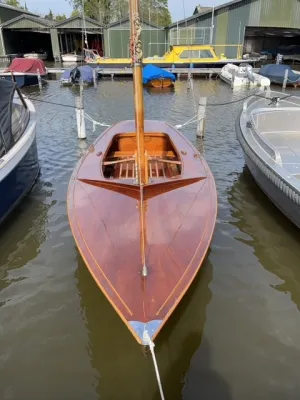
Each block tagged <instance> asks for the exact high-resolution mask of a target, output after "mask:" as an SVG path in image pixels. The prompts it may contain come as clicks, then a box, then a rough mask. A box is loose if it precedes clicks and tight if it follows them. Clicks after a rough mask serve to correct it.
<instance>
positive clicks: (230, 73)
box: [220, 63, 271, 87]
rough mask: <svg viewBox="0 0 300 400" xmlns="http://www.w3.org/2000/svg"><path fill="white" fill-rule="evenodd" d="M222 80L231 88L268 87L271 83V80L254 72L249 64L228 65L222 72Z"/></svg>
mask: <svg viewBox="0 0 300 400" xmlns="http://www.w3.org/2000/svg"><path fill="white" fill-rule="evenodd" d="M220 78H221V79H222V80H223V81H224V82H226V83H228V84H229V85H231V87H240V86H262V87H268V86H270V84H271V82H270V79H269V78H266V77H264V76H262V75H259V74H256V73H255V72H253V70H252V67H251V65H249V64H246V63H245V64H240V65H239V66H238V65H234V64H230V63H229V64H226V65H224V67H223V68H222V70H221V72H220Z"/></svg>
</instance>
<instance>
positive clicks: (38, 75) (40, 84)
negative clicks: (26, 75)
mask: <svg viewBox="0 0 300 400" xmlns="http://www.w3.org/2000/svg"><path fill="white" fill-rule="evenodd" d="M37 79H38V84H39V88H40V90H42V87H43V85H42V78H41V73H40V70H39V68H38V69H37Z"/></svg>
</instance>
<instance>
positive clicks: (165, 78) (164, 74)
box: [143, 64, 177, 88]
mask: <svg viewBox="0 0 300 400" xmlns="http://www.w3.org/2000/svg"><path fill="white" fill-rule="evenodd" d="M176 79H177V78H176V75H174V74H172V73H171V72H169V71H166V70H165V69H162V68H159V67H157V66H156V65H152V64H150V65H147V66H146V67H144V68H143V84H144V85H147V86H150V87H156V88H164V87H170V86H172V85H173V84H174V82H175V81H176Z"/></svg>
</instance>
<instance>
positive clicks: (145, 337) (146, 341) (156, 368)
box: [143, 330, 165, 400]
mask: <svg viewBox="0 0 300 400" xmlns="http://www.w3.org/2000/svg"><path fill="white" fill-rule="evenodd" d="M143 339H144V343H146V344H147V345H148V346H149V347H150V351H151V355H152V359H153V364H154V369H155V373H156V379H157V383H158V387H159V392H160V397H161V400H165V396H164V392H163V388H162V384H161V380H160V375H159V370H158V366H157V362H156V357H155V352H154V346H155V344H154V343H153V342H152V340H151V338H150V336H149V333H148V331H147V330H145V331H144V334H143Z"/></svg>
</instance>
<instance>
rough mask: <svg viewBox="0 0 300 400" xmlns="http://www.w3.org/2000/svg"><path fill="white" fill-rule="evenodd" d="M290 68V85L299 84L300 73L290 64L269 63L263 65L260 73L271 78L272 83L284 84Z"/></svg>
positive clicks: (288, 82) (288, 83)
mask: <svg viewBox="0 0 300 400" xmlns="http://www.w3.org/2000/svg"><path fill="white" fill-rule="evenodd" d="M286 70H288V80H287V85H288V86H295V87H296V86H299V85H300V73H299V72H298V71H294V70H293V69H292V67H291V66H290V65H286V64H267V65H263V66H262V67H261V68H260V70H259V74H260V75H262V76H265V77H267V78H269V79H270V81H271V83H275V84H277V85H282V84H283V81H284V75H285V71H286Z"/></svg>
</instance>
